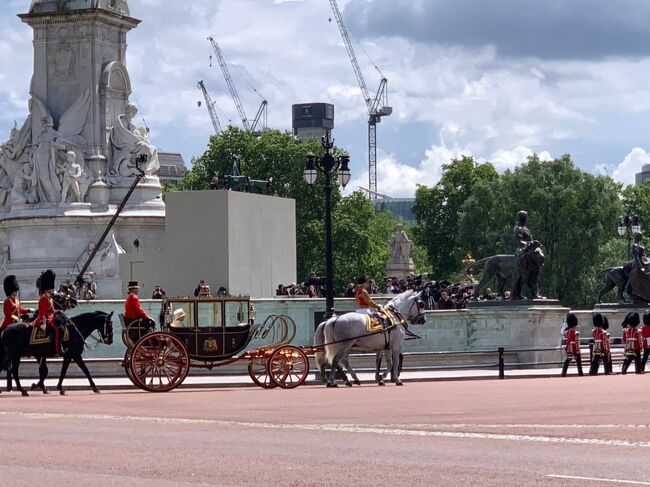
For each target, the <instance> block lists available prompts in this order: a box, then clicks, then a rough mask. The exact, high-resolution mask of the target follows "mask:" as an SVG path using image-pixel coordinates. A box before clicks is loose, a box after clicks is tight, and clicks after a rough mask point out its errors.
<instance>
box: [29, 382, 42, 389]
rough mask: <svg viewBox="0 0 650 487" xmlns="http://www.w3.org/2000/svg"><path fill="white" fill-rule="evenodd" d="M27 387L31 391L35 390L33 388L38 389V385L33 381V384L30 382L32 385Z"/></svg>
mask: <svg viewBox="0 0 650 487" xmlns="http://www.w3.org/2000/svg"><path fill="white" fill-rule="evenodd" d="M29 389H30V390H31V391H35V390H37V389H40V387H39V386H38V384H36V383H34V384H32V387H30V388H29Z"/></svg>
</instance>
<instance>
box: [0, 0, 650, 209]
mask: <svg viewBox="0 0 650 487" xmlns="http://www.w3.org/2000/svg"><path fill="white" fill-rule="evenodd" d="M29 3H30V2H29V0H3V1H2V2H1V4H0V140H1V139H5V138H6V135H8V133H9V130H10V129H11V126H12V125H13V121H14V120H17V121H18V123H19V124H20V123H21V121H22V119H23V118H24V117H25V115H26V105H27V99H28V87H29V79H30V77H31V74H32V48H31V30H30V28H29V27H27V26H26V25H24V24H22V23H21V22H20V20H19V19H18V18H17V17H16V14H18V13H23V12H26V11H27V9H28V7H29ZM129 5H130V8H131V14H132V16H134V17H136V18H138V19H141V20H142V24H141V25H140V26H139V27H138V28H137V29H136V30H135V31H133V32H131V33H130V34H129V37H128V42H129V48H128V61H127V64H128V68H129V71H130V74H131V78H132V85H133V88H134V101H136V103H137V104H138V105H139V107H140V109H141V113H142V114H143V115H144V117H145V118H146V120H147V123H148V125H149V126H150V127H151V130H152V137H153V141H154V142H155V143H156V144H157V145H158V146H159V147H161V148H162V149H165V150H169V151H179V152H181V153H182V154H183V156H184V157H185V160H186V162H187V163H188V164H189V162H190V160H191V158H192V157H193V156H197V155H200V154H201V153H202V152H203V151H204V149H205V147H206V144H207V140H208V137H209V135H210V133H211V132H212V125H211V123H210V119H209V116H208V113H207V110H206V109H205V106H202V107H201V108H199V107H198V106H197V101H198V100H199V99H201V94H200V92H199V91H198V89H197V88H196V82H197V81H198V80H199V79H203V80H205V82H206V85H207V87H208V89H209V90H210V92H211V93H212V95H213V97H214V99H215V100H216V102H217V105H218V106H219V108H220V109H221V110H222V111H223V113H220V114H219V115H220V118H221V121H222V124H224V125H225V124H227V123H228V119H229V118H230V119H232V121H233V122H236V121H238V117H237V115H236V112H235V109H234V106H233V103H232V100H231V99H230V97H229V96H228V92H227V89H226V86H225V82H224V81H223V79H222V77H221V72H220V71H219V69H218V66H217V65H216V62H215V63H213V67H210V59H209V56H210V53H211V48H210V45H209V43H208V41H207V40H206V37H207V36H208V35H213V36H214V37H215V39H216V40H217V41H218V42H219V43H220V45H221V47H222V49H223V51H224V52H225V54H226V55H227V56H228V58H229V59H230V60H231V61H232V63H233V65H234V66H233V67H231V71H232V73H233V76H234V78H235V82H236V84H237V85H238V87H239V91H240V96H241V98H242V100H243V102H244V105H245V107H246V111H247V112H248V115H249V116H252V115H254V113H255V111H256V110H257V107H258V106H259V103H260V98H259V96H258V95H257V94H256V93H255V92H254V91H253V89H252V86H254V87H255V88H257V90H258V91H259V92H260V93H262V94H263V95H264V96H265V97H266V98H267V99H268V100H269V125H270V126H271V127H273V128H279V129H287V130H288V129H290V128H291V105H292V104H293V103H300V102H313V101H323V102H330V103H333V104H335V105H336V129H335V133H334V135H335V137H336V140H337V143H338V144H339V145H341V146H343V147H345V148H346V149H348V151H349V152H350V154H351V156H352V161H353V163H352V171H353V174H354V178H353V181H352V183H351V185H350V187H352V188H356V187H357V186H366V187H367V184H368V183H367V180H368V171H367V149H366V145H367V123H366V122H367V114H366V111H365V105H364V103H363V100H362V98H361V95H360V92H359V88H358V86H357V84H356V79H355V77H354V74H353V71H352V67H351V65H350V62H349V60H348V57H347V54H346V52H345V49H344V47H343V44H342V41H341V39H340V35H339V32H338V29H337V26H336V23H335V22H334V20H333V19H332V13H331V10H330V5H329V2H328V1H327V0H129ZM339 5H340V7H341V9H342V11H343V16H344V18H345V20H346V23H347V24H348V26H349V28H350V30H351V32H352V33H353V35H354V37H355V38H356V40H357V41H358V44H357V43H356V42H355V49H356V50H357V56H358V57H359V61H360V63H361V65H362V69H363V71H364V73H365V77H366V80H367V83H368V86H369V88H370V90H371V91H373V90H374V89H376V87H377V84H378V81H379V74H378V73H377V71H375V69H374V67H373V62H372V61H374V63H376V64H377V65H378V66H379V67H380V68H381V70H382V72H383V73H384V74H385V75H386V77H387V78H388V79H389V102H390V104H391V105H392V106H393V107H394V113H393V116H391V117H389V118H385V119H384V120H383V121H382V123H381V124H380V125H379V127H378V146H379V148H380V149H379V150H380V154H379V164H378V173H379V182H378V188H379V191H380V192H382V193H385V194H388V195H392V196H410V195H412V194H413V192H414V190H415V187H416V184H433V183H435V182H436V181H437V180H438V179H439V177H440V173H441V164H442V163H444V162H446V161H448V160H449V159H450V158H451V157H454V156H458V155H460V154H471V155H473V156H475V157H477V158H480V159H481V160H490V161H493V162H494V163H495V164H496V165H497V167H498V168H499V169H500V170H504V169H506V168H512V167H514V166H516V165H518V164H520V163H522V162H523V161H525V159H526V157H527V156H528V155H529V154H531V153H533V152H536V153H540V154H542V155H543V156H544V157H548V156H553V157H555V156H559V155H561V154H564V153H570V154H571V155H572V156H573V158H574V160H575V161H576V163H577V164H578V165H579V166H580V167H582V168H583V169H585V170H588V171H592V172H600V173H602V172H607V173H608V174H610V175H612V176H613V177H614V178H616V179H617V180H619V181H622V182H625V183H631V182H632V181H633V179H634V173H635V172H637V171H638V169H639V168H640V167H641V165H642V164H644V163H647V162H650V138H649V137H648V128H650V84H649V82H648V79H649V78H650V2H648V1H647V0H544V1H543V2H540V1H539V0H483V1H475V0H339ZM366 53H367V54H366ZM371 59H372V61H371ZM2 134H6V135H2ZM646 151H647V152H646Z"/></svg>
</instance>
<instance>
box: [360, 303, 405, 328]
mask: <svg viewBox="0 0 650 487" xmlns="http://www.w3.org/2000/svg"><path fill="white" fill-rule="evenodd" d="M363 316H365V317H366V330H367V331H368V333H383V332H385V331H386V330H388V329H389V328H393V327H395V326H396V325H398V324H399V323H400V319H399V318H398V317H397V316H395V314H394V313H393V312H392V311H390V310H389V309H383V310H382V311H379V312H378V313H376V314H372V315H363Z"/></svg>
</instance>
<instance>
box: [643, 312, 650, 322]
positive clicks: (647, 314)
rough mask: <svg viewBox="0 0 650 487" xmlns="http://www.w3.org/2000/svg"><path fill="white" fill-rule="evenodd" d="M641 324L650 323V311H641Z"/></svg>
mask: <svg viewBox="0 0 650 487" xmlns="http://www.w3.org/2000/svg"><path fill="white" fill-rule="evenodd" d="M643 324H644V325H650V311H646V312H645V313H643Z"/></svg>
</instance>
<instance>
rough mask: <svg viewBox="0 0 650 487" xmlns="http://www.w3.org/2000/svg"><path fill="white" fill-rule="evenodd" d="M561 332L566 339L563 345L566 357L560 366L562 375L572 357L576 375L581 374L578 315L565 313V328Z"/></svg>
mask: <svg viewBox="0 0 650 487" xmlns="http://www.w3.org/2000/svg"><path fill="white" fill-rule="evenodd" d="M563 334H564V339H565V340H566V345H565V346H564V350H565V351H566V359H565V360H564V364H563V366H562V377H566V374H567V371H568V370H569V364H570V363H571V360H572V359H575V361H576V366H577V367H578V375H580V376H582V375H584V374H583V373H582V358H581V357H580V330H579V329H578V317H577V316H576V315H575V314H573V313H569V314H568V315H566V329H565V330H564V333H563Z"/></svg>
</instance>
